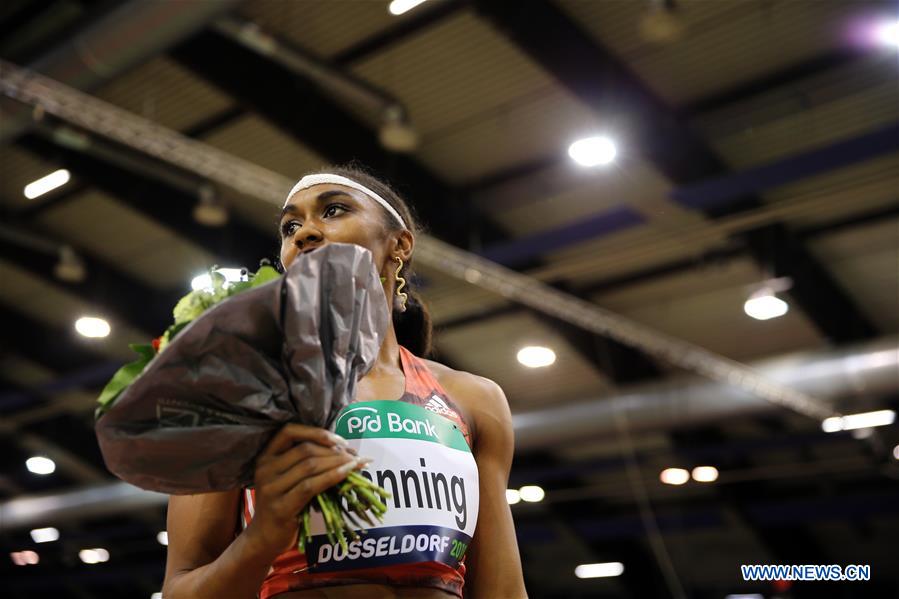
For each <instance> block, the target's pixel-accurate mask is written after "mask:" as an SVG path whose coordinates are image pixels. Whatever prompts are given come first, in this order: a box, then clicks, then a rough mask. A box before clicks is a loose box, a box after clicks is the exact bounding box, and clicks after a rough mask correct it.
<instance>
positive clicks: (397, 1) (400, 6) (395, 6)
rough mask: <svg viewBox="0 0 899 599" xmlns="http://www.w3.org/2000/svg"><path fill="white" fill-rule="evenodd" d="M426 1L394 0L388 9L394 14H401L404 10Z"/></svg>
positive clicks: (407, 10) (406, 10)
mask: <svg viewBox="0 0 899 599" xmlns="http://www.w3.org/2000/svg"><path fill="white" fill-rule="evenodd" d="M424 2H425V0H393V2H391V3H390V6H388V7H387V10H389V11H390V14H392V15H401V14H403V13H404V12H409V11H410V10H412V9H413V8H415V7H416V6H418V5H419V4H424Z"/></svg>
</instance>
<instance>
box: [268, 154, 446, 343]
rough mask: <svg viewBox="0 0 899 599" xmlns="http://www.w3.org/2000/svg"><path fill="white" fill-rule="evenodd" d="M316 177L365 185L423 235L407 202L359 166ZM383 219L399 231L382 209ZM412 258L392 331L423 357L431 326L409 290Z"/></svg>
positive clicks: (328, 170)
mask: <svg viewBox="0 0 899 599" xmlns="http://www.w3.org/2000/svg"><path fill="white" fill-rule="evenodd" d="M315 173H330V174H334V175H340V176H341V177H346V178H347V179H352V180H353V181H355V182H357V183H359V184H361V185H364V186H365V187H367V188H369V189H371V190H372V191H373V192H375V193H376V194H378V195H379V196H381V197H382V198H384V199H385V200H387V203H389V204H390V205H391V206H392V207H393V209H394V210H396V211H397V212H398V213H399V215H400V216H401V217H403V220H404V221H405V222H406V226H407V228H408V229H409V231H410V232H411V233H412V234H413V235H418V234H419V233H421V232H422V231H423V229H422V226H421V224H420V223H419V222H418V219H417V218H416V217H415V213H414V212H413V211H412V209H411V208H410V207H409V205H408V204H407V203H406V201H405V200H404V199H403V198H402V197H401V196H400V194H399V193H397V192H396V191H395V190H394V189H393V188H392V187H391V186H390V185H388V184H387V183H385V182H383V181H381V180H380V179H378V178H377V177H375V176H374V175H372V174H371V173H370V172H368V171H367V170H366V169H365V168H364V167H362V166H361V165H359V164H354V163H351V164H348V165H342V166H334V167H329V168H323V169H321V170H318V171H315ZM381 212H382V213H383V216H384V220H383V222H384V226H385V228H386V229H387V231H396V230H399V229H400V228H401V226H400V224H399V223H398V222H396V219H395V218H393V216H392V215H391V214H390V213H389V212H388V211H387V210H386V209H384V208H382V209H381ZM413 258H414V256H413V257H410V258H409V261H408V262H406V263H405V264H404V265H403V270H401V271H400V276H401V277H403V278H404V279H406V287H405V289H404V291H405V292H406V293H408V295H409V299H408V300H407V301H406V311H405V312H400V311H399V310H397V309H394V310H393V328H394V330H395V331H396V338H397V341H398V342H399V344H400V345H402V346H403V347H405V348H406V349H408V350H409V351H411V352H412V353H413V354H415V355H417V356H420V357H425V356H428V355H430V353H431V349H432V348H431V340H432V335H433V326H432V324H431V314H430V312H429V311H428V308H427V306H426V305H425V304H424V303H423V302H422V301H421V297H420V296H419V295H418V293H416V291H415V290H414V289H413V288H412V286H413V285H414V282H415V273H414V271H413V269H412V261H413ZM275 264H276V267H277V268H278V270H280V271H282V272H283V270H284V269H283V266H282V265H281V262H280V260H277V259H276V260H275Z"/></svg>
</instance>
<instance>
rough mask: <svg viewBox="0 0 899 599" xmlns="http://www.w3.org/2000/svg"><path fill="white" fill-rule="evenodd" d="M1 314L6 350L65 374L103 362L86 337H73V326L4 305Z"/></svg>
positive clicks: (1, 334) (0, 335)
mask: <svg viewBox="0 0 899 599" xmlns="http://www.w3.org/2000/svg"><path fill="white" fill-rule="evenodd" d="M0 316H2V317H3V326H2V327H0V343H2V344H3V346H4V348H5V349H6V350H7V351H10V352H12V353H15V354H19V355H22V356H24V357H26V358H28V359H29V360H31V361H32V362H36V363H38V364H43V365H45V366H47V367H49V368H50V369H51V370H54V371H56V372H58V373H60V374H65V373H70V372H74V371H79V370H85V369H87V368H91V367H93V366H95V365H96V364H98V363H101V362H103V361H104V358H103V356H102V354H100V353H99V352H98V351H97V350H95V349H94V348H92V347H91V344H90V343H89V342H88V341H87V340H82V339H76V337H77V333H76V332H75V329H74V326H73V327H72V328H71V329H69V328H62V327H56V326H51V325H47V324H46V323H44V322H40V321H37V320H35V319H34V318H32V317H31V316H28V315H27V314H25V313H24V312H21V311H19V310H15V309H13V307H12V306H8V305H5V304H0ZM73 324H74V323H73Z"/></svg>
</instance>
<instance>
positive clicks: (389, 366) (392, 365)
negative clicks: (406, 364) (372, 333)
mask: <svg viewBox="0 0 899 599" xmlns="http://www.w3.org/2000/svg"><path fill="white" fill-rule="evenodd" d="M396 369H400V344H399V341H397V339H396V331H395V330H394V328H393V319H391V320H390V322H389V323H388V326H387V334H386V335H385V336H384V341H383V342H382V343H381V350H380V351H379V352H378V358H377V360H376V361H375V365H374V366H373V367H372V370H396Z"/></svg>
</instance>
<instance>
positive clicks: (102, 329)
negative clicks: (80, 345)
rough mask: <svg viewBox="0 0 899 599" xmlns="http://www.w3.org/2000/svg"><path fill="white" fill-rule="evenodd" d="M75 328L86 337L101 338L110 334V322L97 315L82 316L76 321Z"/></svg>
mask: <svg viewBox="0 0 899 599" xmlns="http://www.w3.org/2000/svg"><path fill="white" fill-rule="evenodd" d="M75 330H76V331H78V333H80V334H81V335H82V336H84V337H91V338H99V337H107V336H109V331H110V330H111V329H110V328H109V323H108V322H106V321H105V320H103V319H102V318H97V317H95V316H82V317H81V318H79V319H78V320H76V321H75Z"/></svg>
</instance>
